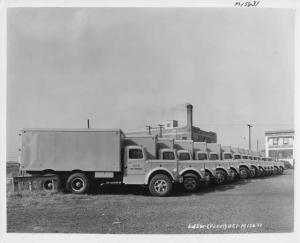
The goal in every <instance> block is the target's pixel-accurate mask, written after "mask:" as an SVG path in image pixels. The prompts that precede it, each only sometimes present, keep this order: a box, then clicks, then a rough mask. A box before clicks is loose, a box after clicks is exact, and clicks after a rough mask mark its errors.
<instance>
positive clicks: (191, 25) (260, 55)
mask: <svg viewBox="0 0 300 243" xmlns="http://www.w3.org/2000/svg"><path fill="white" fill-rule="evenodd" d="M7 22H8V25H7V28H8V30H7V31H8V36H7V38H8V39H7V40H8V41H7V42H8V43H7V45H8V48H7V54H8V62H7V65H8V72H7V75H8V83H7V89H8V90H7V141H8V143H7V146H8V149H7V156H8V158H9V159H10V158H14V157H16V156H17V154H18V152H17V150H18V147H19V137H18V133H19V130H20V129H22V128H23V127H39V128H52V127H54V128H82V127H86V119H87V118H90V119H91V126H92V127H93V128H111V127H115V128H121V129H122V130H124V131H128V130H138V129H145V128H144V126H145V125H146V124H150V125H157V124H158V123H160V122H162V121H164V120H170V119H176V120H178V121H179V123H180V125H185V124H186V111H185V107H184V104H185V103H187V102H189V103H192V104H193V106H194V124H195V125H196V126H199V127H200V128H201V129H204V130H208V131H209V130H212V131H215V132H217V135H218V142H219V143H222V144H224V145H233V146H241V147H245V148H246V147H247V137H248V130H247V127H246V124H247V123H253V124H254V126H253V135H252V137H253V145H252V146H253V147H254V148H256V140H257V139H259V143H260V147H261V148H263V142H264V131H266V130H277V129H291V128H293V120H294V103H293V99H294V80H293V79H294V77H293V72H294V62H293V58H294V56H293V55H294V48H293V45H294V43H293V38H294V36H293V35H294V12H293V11H292V10H280V9H255V10H253V9H251V10H245V9H243V10H242V9H204V8H202V9H200V8H198V9H188V8H185V9H180V8H178V9H169V8H161V9H159V8H154V9H139V8H126V9H119V8H114V9H112V8H85V9H84V8H77V9H76V8H11V9H9V10H8V21H7ZM245 138H246V139H245Z"/></svg>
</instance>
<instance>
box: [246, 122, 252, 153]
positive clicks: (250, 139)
mask: <svg viewBox="0 0 300 243" xmlns="http://www.w3.org/2000/svg"><path fill="white" fill-rule="evenodd" d="M247 126H248V127H249V150H251V127H252V125H250V124H247Z"/></svg>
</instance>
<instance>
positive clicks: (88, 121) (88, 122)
mask: <svg viewBox="0 0 300 243" xmlns="http://www.w3.org/2000/svg"><path fill="white" fill-rule="evenodd" d="M87 128H88V129H89V128H90V119H87Z"/></svg>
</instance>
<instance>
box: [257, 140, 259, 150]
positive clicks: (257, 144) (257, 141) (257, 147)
mask: <svg viewBox="0 0 300 243" xmlns="http://www.w3.org/2000/svg"><path fill="white" fill-rule="evenodd" d="M256 151H257V152H259V149H258V139H257V140H256Z"/></svg>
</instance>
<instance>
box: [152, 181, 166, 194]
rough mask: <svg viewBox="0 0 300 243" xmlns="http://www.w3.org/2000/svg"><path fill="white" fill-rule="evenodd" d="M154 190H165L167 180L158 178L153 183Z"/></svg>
mask: <svg viewBox="0 0 300 243" xmlns="http://www.w3.org/2000/svg"><path fill="white" fill-rule="evenodd" d="M154 189H155V191H157V192H159V193H161V192H164V191H166V190H167V182H166V181H165V180H158V181H156V182H155V183H154Z"/></svg>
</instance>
